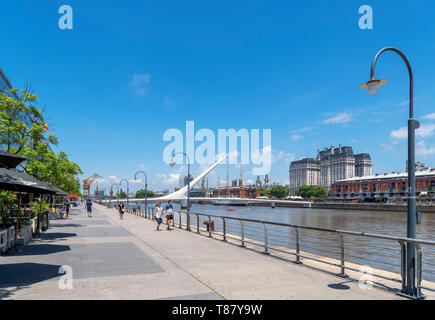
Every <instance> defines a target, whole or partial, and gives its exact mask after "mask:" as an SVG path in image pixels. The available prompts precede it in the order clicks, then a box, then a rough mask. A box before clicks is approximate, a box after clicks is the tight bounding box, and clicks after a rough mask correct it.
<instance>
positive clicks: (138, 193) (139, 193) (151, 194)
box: [136, 189, 154, 199]
mask: <svg viewBox="0 0 435 320" xmlns="http://www.w3.org/2000/svg"><path fill="white" fill-rule="evenodd" d="M147 193H148V198H153V197H154V192H153V191H151V190H147ZM145 194H146V193H145V189H140V190H138V191H136V198H138V199H145Z"/></svg>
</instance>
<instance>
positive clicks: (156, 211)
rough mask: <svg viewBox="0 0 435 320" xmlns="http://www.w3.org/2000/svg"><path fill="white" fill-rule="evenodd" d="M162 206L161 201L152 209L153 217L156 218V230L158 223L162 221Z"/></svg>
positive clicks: (158, 228)
mask: <svg viewBox="0 0 435 320" xmlns="http://www.w3.org/2000/svg"><path fill="white" fill-rule="evenodd" d="M162 216H163V208H162V204H161V202H158V203H157V206H156V208H155V209H154V217H155V218H156V219H157V231H160V225H161V224H162V221H163V218H162Z"/></svg>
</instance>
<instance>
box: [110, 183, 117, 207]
mask: <svg viewBox="0 0 435 320" xmlns="http://www.w3.org/2000/svg"><path fill="white" fill-rule="evenodd" d="M113 186H116V188H117V190H116V199H117V200H118V205H119V185H118V184H117V183H112V185H111V186H110V202H112V195H113V190H112V189H113Z"/></svg>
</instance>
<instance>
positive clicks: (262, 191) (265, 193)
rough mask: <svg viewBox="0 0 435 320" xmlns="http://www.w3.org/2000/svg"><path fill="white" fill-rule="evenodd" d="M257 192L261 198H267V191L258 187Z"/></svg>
mask: <svg viewBox="0 0 435 320" xmlns="http://www.w3.org/2000/svg"><path fill="white" fill-rule="evenodd" d="M258 191H260V196H262V197H269V190H267V189H266V188H263V187H259V188H258Z"/></svg>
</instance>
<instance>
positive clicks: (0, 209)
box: [0, 190, 15, 226]
mask: <svg viewBox="0 0 435 320" xmlns="http://www.w3.org/2000/svg"><path fill="white" fill-rule="evenodd" d="M14 202H15V199H14V194H13V192H11V191H5V190H1V191H0V224H1V225H3V226H6V225H7V224H8V223H9V216H10V208H11V207H12V205H13V204H14Z"/></svg>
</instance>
